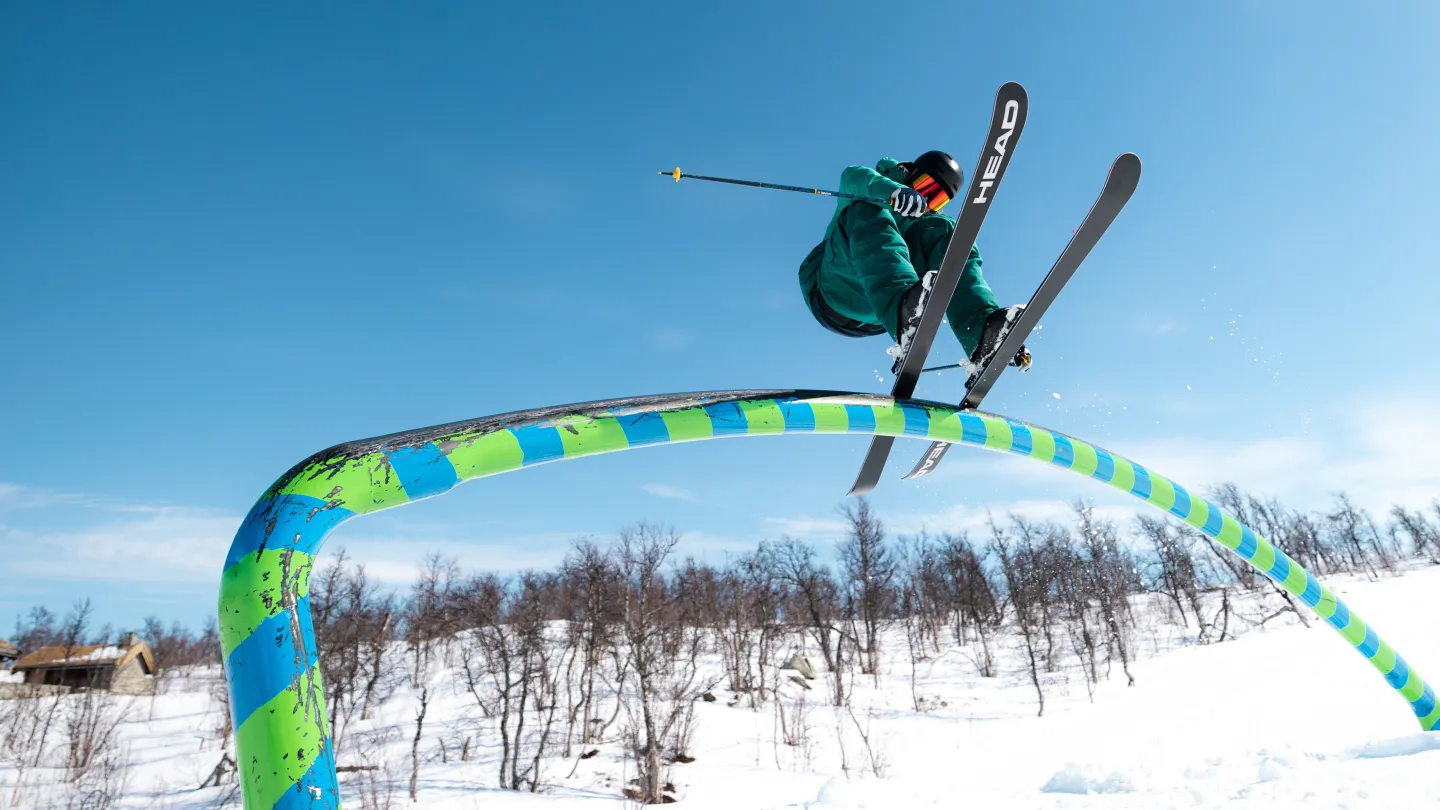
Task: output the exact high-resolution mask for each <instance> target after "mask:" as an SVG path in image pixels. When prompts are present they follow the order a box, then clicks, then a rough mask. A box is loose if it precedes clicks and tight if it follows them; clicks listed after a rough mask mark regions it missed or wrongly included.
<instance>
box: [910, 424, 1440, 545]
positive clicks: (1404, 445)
mask: <svg viewBox="0 0 1440 810" xmlns="http://www.w3.org/2000/svg"><path fill="white" fill-rule="evenodd" d="M1435 413H1436V409H1435V408H1434V407H1433V406H1430V405H1428V404H1426V403H1423V402H1419V401H1399V400H1391V401H1389V402H1386V403H1385V404H1383V405H1380V404H1377V405H1372V406H1368V407H1358V408H1351V409H1347V410H1345V411H1343V412H1340V413H1338V414H1336V415H1335V416H1334V418H1333V419H1332V420H1331V421H1330V426H1329V427H1327V428H1325V429H1324V430H1315V429H1313V428H1312V429H1311V431H1310V432H1309V433H1304V432H1301V431H1300V430H1298V429H1297V430H1293V431H1285V432H1280V433H1277V434H1276V435H1273V436H1269V437H1265V438H1260V439H1256V440H1252V441H1235V440H1232V439H1229V438H1226V437H1225V436H1223V435H1217V436H1215V437H1214V438H1205V437H1196V436H1176V437H1171V438H1163V439H1147V440H1137V441H1125V440H1124V439H1123V438H1121V439H1115V440H1113V441H1112V442H1109V443H1107V445H1106V449H1107V450H1111V451H1113V452H1117V453H1120V454H1121V455H1123V456H1125V457H1126V458H1129V459H1131V460H1132V461H1134V462H1136V463H1138V464H1142V465H1144V466H1145V467H1147V468H1148V469H1152V470H1154V471H1156V472H1158V473H1160V474H1162V475H1164V476H1166V477H1167V478H1170V479H1171V480H1173V481H1175V482H1176V483H1179V484H1181V485H1182V486H1184V487H1186V488H1189V489H1192V490H1196V491H1198V492H1200V493H1204V492H1205V491H1206V490H1208V489H1209V488H1210V487H1212V486H1214V485H1216V484H1219V483H1222V482H1231V483H1234V484H1236V485H1237V486H1239V487H1240V488H1241V489H1243V490H1245V491H1247V492H1250V493H1251V494H1253V495H1256V496H1259V497H1275V498H1278V499H1279V500H1280V501H1281V502H1282V503H1285V504H1286V505H1288V506H1290V507H1292V508H1299V509H1323V508H1325V507H1326V506H1328V504H1329V502H1330V499H1331V497H1332V495H1333V493H1336V492H1340V491H1344V492H1348V493H1349V494H1350V495H1351V497H1352V498H1353V499H1354V500H1355V502H1356V503H1357V504H1358V505H1360V506H1362V507H1364V508H1366V509H1369V510H1370V511H1371V512H1372V513H1373V514H1375V515H1376V516H1377V517H1381V516H1383V515H1384V513H1386V512H1388V511H1389V509H1390V507H1391V506H1392V505H1395V504H1402V505H1405V506H1409V507H1412V508H1414V507H1421V506H1425V505H1427V504H1429V503H1430V502H1431V501H1432V500H1434V499H1436V498H1437V497H1440V417H1436V416H1435V415H1434V414H1435ZM1082 438H1083V437H1082ZM976 480H981V481H983V482H984V483H985V485H986V486H987V487H1000V488H1006V487H1007V485H1008V487H1009V488H1021V487H1024V488H1028V490H1029V491H1034V492H1035V493H1037V494H1041V495H1049V494H1052V493H1053V496H1054V498H1055V499H1056V500H1057V501H1058V502H1061V503H1062V505H1063V502H1064V501H1066V500H1067V499H1070V498H1073V497H1075V496H1076V495H1078V496H1080V497H1084V498H1087V499H1088V498H1097V499H1099V500H1101V501H1106V500H1110V501H1113V500H1115V499H1114V497H1113V496H1111V495H1110V494H1108V493H1111V492H1112V491H1111V490H1109V489H1108V488H1100V487H1096V486H1094V485H1093V484H1090V483H1086V482H1083V481H1081V480H1080V479H1078V478H1077V477H1075V476H1074V475H1073V474H1071V473H1069V472H1067V471H1064V470H1061V469H1059V468H1056V467H1053V466H1051V465H1048V464H1036V463H1034V462H1032V461H1030V460H1027V459H1023V458H1019V457H1015V456H1009V455H1002V456H1000V457H998V458H997V457H995V456H994V455H992V454H990V453H987V452H983V451H980V452H977V451H976V450H974V449H971V448H956V449H955V451H954V452H952V453H951V455H950V456H949V457H948V458H947V464H946V465H945V466H944V467H942V468H941V469H940V470H939V471H937V472H936V473H934V474H932V475H931V476H930V477H929V478H928V479H927V481H928V483H927V486H931V487H933V486H936V485H937V484H938V485H942V486H948V485H955V486H965V485H966V482H974V481H976ZM1121 497H1122V498H1123V497H1124V496H1121ZM1044 503H1046V501H1034V502H1033V503H1031V504H1030V505H1029V506H1027V507H1026V508H1027V509H1034V510H1041V511H1043V507H1042V506H1041V505H1042V504H1044ZM990 508H991V509H992V510H993V511H995V512H996V513H997V514H998V513H1003V512H1005V511H1009V510H1010V509H1011V508H1012V507H1011V506H1010V505H999V504H992V505H991V507H990ZM1137 508H1141V509H1143V508H1144V507H1140V506H1139V505H1138V502H1137ZM922 520H928V521H934V525H937V526H938V525H947V526H966V527H972V528H973V527H974V526H976V525H977V524H978V525H979V526H982V527H983V525H984V520H983V513H982V515H981V516H980V517H977V516H976V515H975V514H973V513H972V512H966V511H965V510H964V508H963V507H956V508H952V509H947V510H943V511H940V512H935V513H932V514H929V515H917V516H915V518H914V519H909V518H907V519H906V525H907V526H909V525H913V524H915V523H917V522H921V521H922ZM891 522H892V523H895V524H896V525H897V528H898V527H899V523H898V522H897V521H895V520H894V519H892V520H891Z"/></svg>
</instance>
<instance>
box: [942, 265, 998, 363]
mask: <svg viewBox="0 0 1440 810" xmlns="http://www.w3.org/2000/svg"><path fill="white" fill-rule="evenodd" d="M1000 308H1001V307H1000V304H999V302H997V301H996V300H995V293H993V292H991V291H990V285H989V284H987V283H986V282H985V276H984V275H983V274H982V273H981V272H980V251H979V250H978V249H977V248H975V247H973V246H972V247H971V248H970V258H969V259H968V260H967V261H966V262H965V272H964V273H963V274H961V276H960V283H959V284H958V285H956V287H955V295H954V297H952V298H951V299H950V306H948V307H946V308H945V319H946V320H947V321H949V322H950V331H952V332H954V333H955V339H956V340H958V341H960V346H961V347H963V348H964V349H965V356H966V357H969V356H970V355H971V354H973V353H974V351H975V346H976V344H978V343H979V342H980V333H981V330H982V329H983V328H984V326H985V318H986V317H987V316H989V315H990V313H992V312H994V311H996V310H998V309H1000Z"/></svg>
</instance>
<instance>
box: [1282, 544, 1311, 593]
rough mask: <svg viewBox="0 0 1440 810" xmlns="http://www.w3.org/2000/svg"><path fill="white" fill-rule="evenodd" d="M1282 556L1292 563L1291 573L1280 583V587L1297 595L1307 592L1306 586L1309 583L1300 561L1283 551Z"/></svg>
mask: <svg viewBox="0 0 1440 810" xmlns="http://www.w3.org/2000/svg"><path fill="white" fill-rule="evenodd" d="M1281 556H1283V557H1284V558H1285V562H1287V563H1289V564H1290V575H1289V576H1287V577H1285V581H1284V582H1282V583H1280V587H1282V588H1284V589H1285V590H1287V591H1289V592H1290V593H1291V594H1293V595H1295V596H1299V595H1300V594H1302V593H1305V587H1306V585H1307V580H1306V577H1305V569H1304V568H1301V567H1300V564H1299V563H1297V562H1295V561H1294V560H1292V559H1290V555H1288V554H1285V553H1284V552H1281Z"/></svg>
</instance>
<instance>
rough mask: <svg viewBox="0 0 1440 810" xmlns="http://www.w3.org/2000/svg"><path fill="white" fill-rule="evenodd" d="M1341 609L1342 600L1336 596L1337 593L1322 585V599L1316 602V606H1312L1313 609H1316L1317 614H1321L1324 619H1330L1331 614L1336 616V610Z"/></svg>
mask: <svg viewBox="0 0 1440 810" xmlns="http://www.w3.org/2000/svg"><path fill="white" fill-rule="evenodd" d="M1339 609H1340V602H1339V600H1337V599H1336V598H1335V594H1333V593H1331V592H1330V589H1329V588H1327V587H1325V586H1324V585H1321V586H1320V600H1319V601H1317V602H1316V603H1315V607H1314V608H1312V610H1314V611H1315V615H1316V616H1319V617H1320V618H1322V619H1328V618H1330V617H1331V616H1334V615H1335V611H1337V610H1339Z"/></svg>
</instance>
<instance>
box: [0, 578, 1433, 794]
mask: <svg viewBox="0 0 1440 810" xmlns="http://www.w3.org/2000/svg"><path fill="white" fill-rule="evenodd" d="M1328 584H1330V585H1331V586H1332V588H1334V589H1335V590H1336V591H1337V592H1338V593H1340V594H1341V595H1343V597H1344V598H1345V599H1346V600H1347V602H1349V603H1350V605H1351V606H1352V607H1353V608H1354V609H1355V610H1356V611H1358V612H1359V613H1360V614H1361V615H1363V616H1364V617H1365V618H1366V619H1367V620H1370V621H1372V622H1373V623H1374V625H1375V627H1376V628H1377V629H1378V631H1379V632H1380V633H1381V634H1382V635H1383V636H1384V637H1385V638H1386V639H1387V640H1388V641H1390V642H1391V643H1392V644H1393V645H1394V646H1395V647H1396V648H1397V649H1398V650H1400V651H1401V653H1402V654H1403V655H1405V656H1406V657H1407V659H1408V660H1409V661H1410V663H1411V664H1412V665H1414V667H1415V668H1416V669H1417V670H1418V671H1420V672H1421V673H1424V674H1426V675H1427V676H1428V677H1430V678H1432V679H1433V678H1437V677H1440V633H1436V632H1435V629H1436V625H1437V621H1440V620H1437V619H1436V612H1435V610H1434V609H1433V605H1434V601H1435V594H1436V593H1440V567H1427V568H1420V569H1418V570H1413V571H1411V572H1409V573H1407V574H1405V575H1403V576H1400V577H1387V578H1384V579H1381V580H1379V581H1375V582H1367V581H1363V580H1358V579H1348V580H1347V579H1342V578H1337V579H1335V580H1333V581H1331V582H1329V583H1328ZM1311 624H1312V625H1313V626H1312V627H1310V628H1308V629H1307V628H1305V627H1302V626H1300V625H1299V623H1298V622H1294V621H1291V622H1290V623H1288V624H1286V623H1283V622H1282V621H1281V620H1275V621H1272V622H1270V623H1269V624H1267V625H1266V626H1265V627H1263V628H1258V629H1253V630H1249V631H1248V632H1246V633H1245V634H1244V635H1242V636H1241V637H1240V638H1239V639H1237V640H1233V641H1227V642H1224V643H1220V644H1213V645H1204V646H1197V645H1195V644H1194V643H1193V639H1190V638H1188V637H1186V636H1184V635H1183V634H1180V633H1179V632H1178V630H1175V629H1174V628H1168V627H1167V626H1163V625H1159V624H1158V623H1156V624H1154V625H1153V626H1154V628H1155V634H1154V637H1153V638H1145V639H1141V640H1138V641H1137V644H1136V646H1137V648H1138V650H1137V652H1138V655H1139V660H1138V661H1136V662H1134V663H1133V664H1132V667H1131V668H1132V671H1133V672H1134V673H1135V676H1136V685H1135V686H1133V687H1126V685H1125V681H1124V678H1123V676H1121V675H1120V673H1119V670H1118V666H1117V667H1116V671H1115V673H1114V676H1115V677H1112V678H1111V679H1110V680H1108V681H1104V682H1102V683H1101V684H1100V685H1099V686H1098V687H1097V688H1096V691H1095V695H1094V699H1093V702H1092V701H1091V699H1090V698H1089V696H1088V695H1087V692H1086V689H1085V688H1084V683H1083V681H1082V680H1081V679H1080V678H1079V677H1078V675H1077V676H1074V677H1072V678H1070V680H1069V683H1068V685H1067V684H1065V683H1063V682H1061V681H1060V679H1059V676H1055V677H1053V678H1051V679H1050V682H1049V684H1048V685H1047V698H1046V707H1045V714H1044V716H1043V717H1037V716H1036V701H1035V693H1034V688H1033V686H1031V684H1030V683H1029V682H1028V677H1027V676H1025V674H1024V673H1023V672H1022V670H1021V669H1020V668H1019V666H1018V658H1008V657H1004V656H1002V661H1003V662H1004V665H1003V668H1002V669H1003V671H1002V674H1001V676H1000V677H996V678H982V677H980V676H979V675H978V674H977V673H976V671H975V668H974V666H973V665H972V663H971V661H970V660H969V659H968V658H967V657H966V652H967V651H966V650H964V649H956V648H954V647H953V646H952V647H948V648H947V649H946V650H945V652H943V653H941V654H940V655H938V656H937V657H935V658H933V659H932V660H929V661H922V662H921V663H920V664H919V666H918V668H917V670H916V672H915V686H914V691H913V692H912V687H911V677H910V676H911V667H910V662H909V659H908V656H907V655H906V654H905V650H906V647H905V642H904V638H903V636H902V635H901V634H899V633H898V632H897V633H896V634H894V637H892V638H890V639H888V641H889V647H888V648H887V653H888V656H889V657H888V664H887V666H886V670H885V674H884V676H883V678H882V681H881V685H880V687H879V688H876V687H875V686H874V684H873V682H872V681H871V679H870V678H869V677H866V676H857V678H856V680H855V683H854V689H855V692H854V705H853V711H851V712H846V711H844V710H837V709H835V708H833V707H831V706H830V705H828V703H827V701H826V680H825V679H826V674H825V673H823V672H822V673H821V677H820V679H819V680H817V681H815V682H813V686H814V688H813V690H810V691H806V690H804V689H802V688H801V687H799V686H798V685H795V684H791V683H790V682H789V681H788V680H783V679H782V690H783V693H784V697H783V701H784V703H785V706H786V711H787V713H788V716H789V719H790V721H791V722H792V723H793V722H795V721H797V720H801V719H802V718H803V722H804V724H805V725H806V726H808V728H809V732H808V733H807V734H806V735H804V737H805V739H803V740H802V742H801V744H800V745H796V746H789V745H785V744H784V743H783V742H777V737H778V723H777V718H776V716H775V712H774V709H773V707H772V706H765V707H763V708H762V709H760V710H758V711H754V710H751V709H749V708H747V707H746V705H745V704H744V703H743V702H738V705H733V706H732V705H727V703H728V702H730V701H729V699H730V698H731V695H730V694H729V693H728V692H726V691H724V690H723V689H721V690H716V695H717V696H718V697H719V700H718V701H717V702H714V703H698V704H697V705H696V714H697V719H698V725H697V728H696V731H695V734H694V744H693V745H692V747H691V752H690V753H692V754H693V755H694V756H695V757H696V761H695V762H693V763H690V764H685V765H677V766H675V767H674V768H673V770H672V772H671V774H670V776H669V778H670V780H671V781H673V782H674V783H675V786H676V788H677V794H678V796H679V799H680V801H679V804H680V805H681V806H683V807H685V808H694V810H747V808H776V809H777V810H779V809H780V808H786V809H787V810H917V808H930V807H935V808H945V809H946V810H951V809H953V808H987V810H1010V809H1011V808H1014V809H1016V810H1018V809H1019V808H1026V809H1027V810H1028V809H1029V808H1041V809H1042V810H1048V809H1050V808H1064V809H1065V810H1085V809H1086V808H1105V810H1156V809H1158V808H1199V810H1205V809H1206V808H1212V809H1223V810H1241V809H1242V808H1245V809H1247V810H1248V809H1249V808H1275V809H1276V810H1301V808H1305V810H1310V809H1311V808H1337V809H1338V808H1345V809H1346V810H1409V808H1427V807H1429V808H1435V807H1440V734H1437V733H1422V732H1419V731H1418V726H1417V724H1416V722H1415V720H1414V718H1413V716H1412V715H1411V713H1410V711H1409V708H1408V706H1407V705H1406V704H1405V703H1404V701H1403V700H1402V699H1400V698H1399V697H1398V696H1397V695H1396V694H1394V692H1393V690H1391V689H1390V688H1389V686H1388V685H1387V684H1386V683H1385V681H1384V680H1383V678H1381V677H1380V676H1379V675H1378V674H1377V673H1376V672H1375V670H1374V669H1373V668H1372V667H1371V666H1370V665H1369V664H1368V663H1366V662H1365V660H1364V659H1363V658H1361V657H1360V656H1359V655H1358V654H1357V653H1356V652H1355V651H1354V650H1353V649H1351V648H1350V646H1349V645H1348V644H1346V643H1345V642H1344V641H1343V640H1341V639H1339V638H1337V637H1336V634H1335V633H1334V632H1333V631H1331V630H1330V629H1329V628H1328V627H1327V626H1325V625H1324V624H1323V623H1321V622H1318V621H1312V623H1311ZM1171 631H1174V632H1171ZM1013 654H1014V651H1013V650H1012V651H1009V652H1007V653H1006V656H1011V655H1013ZM711 663H712V664H715V665H717V666H718V662H714V661H712V662H711ZM217 677H218V673H216V672H215V671H213V670H211V671H207V672H198V673H194V674H193V676H192V677H191V678H189V679H188V680H175V679H167V680H166V681H165V682H164V687H165V689H164V692H163V693H162V694H160V695H158V696H156V697H155V698H153V699H152V698H136V699H134V701H133V704H132V712H131V719H130V720H129V722H127V723H126V724H125V725H124V727H123V732H124V738H125V739H126V741H127V743H128V746H129V749H130V762H131V767H130V773H129V789H128V793H127V796H126V800H125V801H124V802H123V803H122V804H121V806H122V807H124V808H127V809H130V810H134V809H138V808H144V807H156V806H163V807H167V808H170V810H190V809H192V808H193V810H199V808H202V807H214V806H215V803H216V801H217V799H218V798H219V797H220V795H221V793H222V790H220V789H216V788H207V789H204V790H197V789H196V787H197V786H198V785H199V784H200V783H201V782H202V781H204V779H205V778H206V776H207V775H208V773H209V771H210V770H211V769H212V768H213V767H214V765H215V763H216V762H217V761H218V760H219V758H220V755H221V752H220V748H219V744H218V741H217V740H216V739H215V737H214V733H213V731H212V729H213V728H215V727H217V726H218V724H219V721H220V714H219V705H220V704H219V703H218V702H217V701H215V700H214V699H213V698H212V696H211V694H210V691H209V690H210V688H211V686H212V685H213V684H214V682H215V678H217ZM452 686H453V684H447V685H446V686H444V687H443V688H442V689H440V690H439V694H438V696H437V698H436V700H435V702H434V703H432V705H431V708H430V715H429V718H428V719H427V722H426V726H425V730H426V737H425V743H424V748H423V750H426V751H428V752H430V758H431V761H429V762H427V764H426V765H425V766H424V769H423V770H422V772H421V778H420V784H421V789H420V800H419V801H418V802H417V803H415V804H411V803H410V802H409V801H408V799H407V797H406V796H405V784H406V780H407V779H408V775H409V761H408V755H409V747H410V743H409V737H410V735H413V731H414V726H413V718H414V713H413V703H412V700H413V698H412V696H411V694H410V693H409V692H407V691H406V690H403V689H402V690H400V691H397V692H396V694H395V695H394V697H393V698H392V699H391V700H390V701H388V702H387V703H386V704H384V706H382V708H381V711H380V712H379V713H378V716H376V717H375V718H372V720H370V721H365V722H357V723H356V724H354V725H352V726H351V727H350V729H349V730H348V731H347V732H346V733H347V734H348V735H351V736H350V739H352V740H358V739H360V738H361V737H362V736H370V737H372V738H374V739H375V740H376V744H375V745H376V747H375V749H374V751H375V752H376V753H375V754H374V755H373V758H372V759H370V760H369V761H374V762H378V763H379V764H381V765H382V768H383V771H382V772H381V773H385V774H388V776H389V777H390V778H391V779H392V780H393V781H394V783H395V793H394V795H393V799H392V805H391V806H393V807H395V808H400V807H407V808H423V809H424V810H474V808H479V807H484V808H487V810H488V809H489V808H500V809H501V810H521V808H539V807H547V808H550V807H556V808H558V807H560V806H562V805H563V806H569V807H574V808H584V807H590V808H597V809H598V808H602V807H604V808H611V807H614V808H620V807H622V806H624V805H626V804H628V803H627V802H625V800H623V799H621V798H620V797H619V791H620V789H621V787H622V786H623V785H624V784H625V782H626V781H627V780H628V779H630V778H631V777H632V776H633V775H634V770H633V766H627V763H626V762H625V759H624V757H623V752H622V748H621V746H620V745H619V744H618V743H617V742H615V741H614V740H613V735H612V739H611V740H610V741H607V742H605V743H603V744H600V745H599V746H598V748H599V749H600V754H599V755H597V756H595V757H593V758H591V759H587V760H583V761H576V760H574V759H572V760H566V761H563V762H562V761H558V760H552V761H551V762H550V763H549V764H548V765H547V766H546V768H547V770H546V777H545V778H546V781H547V782H548V788H547V792H545V793H542V794H539V795H531V794H519V793H512V792H507V791H500V790H496V789H494V779H495V775H494V774H495V768H496V765H495V757H496V753H495V752H494V750H493V749H492V748H491V747H490V745H489V743H488V741H486V740H484V739H481V740H479V743H480V744H478V745H476V746H475V747H474V748H473V749H472V753H473V752H478V753H473V756H472V759H471V761H470V762H467V763H461V762H458V761H457V760H458V756H457V755H456V753H455V751H456V746H457V745H458V744H459V742H458V741H459V740H461V739H463V738H464V737H465V736H466V735H473V734H476V733H477V731H476V729H477V727H478V726H479V725H481V724H477V721H476V720H475V719H474V717H475V713H474V709H473V703H472V702H471V700H470V698H469V697H468V696H466V695H465V694H464V693H463V690H462V689H458V688H452ZM917 698H918V699H920V700H922V701H923V703H924V705H925V706H926V707H927V708H928V709H929V710H928V711H925V712H917V711H915V710H914V705H915V701H916V699H917ZM487 728H488V727H487ZM861 733H864V734H866V735H868V738H869V749H870V750H869V752H868V753H867V751H866V747H865V745H864V743H863V741H862V739H861V736H860V735H861ZM442 738H443V739H445V740H446V743H447V746H448V752H449V753H448V759H449V761H448V762H446V763H442V762H441V757H440V746H439V741H440V740H441V739H442ZM340 761H341V762H342V764H343V763H346V762H347V761H348V762H350V763H356V762H358V761H359V760H358V759H357V757H356V756H355V755H353V754H347V753H346V751H345V750H344V749H343V748H342V753H341V757H340ZM842 762H843V763H844V766H843V767H842ZM8 767H9V766H8V765H5V764H3V763H0V788H4V786H6V785H7V784H8V783H9V782H10V781H11V779H12V778H13V771H9V770H7V768H8ZM572 767H573V768H574V774H573V776H571V775H570V773H571V769H572ZM877 773H878V774H879V775H878V776H877V775H876V774H877ZM362 777H363V774H345V775H342V776H341V780H342V785H343V786H345V790H346V791H347V793H346V796H345V806H346V807H350V808H360V807H361V801H360V798H359V795H358V793H357V791H358V790H359V785H360V782H361V780H362ZM5 792H6V791H4V790H0V794H4V793H5ZM230 806H238V804H232V805H230Z"/></svg>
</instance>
